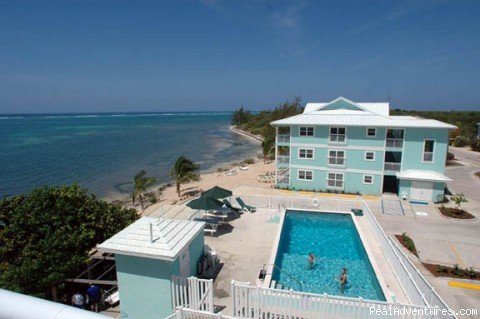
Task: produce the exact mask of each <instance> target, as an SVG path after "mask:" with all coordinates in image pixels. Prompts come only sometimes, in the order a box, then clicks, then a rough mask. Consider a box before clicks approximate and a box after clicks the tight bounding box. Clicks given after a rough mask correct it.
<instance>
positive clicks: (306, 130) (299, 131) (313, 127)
mask: <svg viewBox="0 0 480 319" xmlns="http://www.w3.org/2000/svg"><path fill="white" fill-rule="evenodd" d="M302 128H305V135H302ZM309 128H311V129H312V135H308V129H309ZM298 136H302V137H314V136H315V126H299V127H298Z"/></svg>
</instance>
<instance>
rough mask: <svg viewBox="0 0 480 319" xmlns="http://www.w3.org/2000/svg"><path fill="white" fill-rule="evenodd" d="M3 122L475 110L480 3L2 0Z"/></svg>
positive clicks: (479, 100)
mask: <svg viewBox="0 0 480 319" xmlns="http://www.w3.org/2000/svg"><path fill="white" fill-rule="evenodd" d="M0 8H1V10H0V113H54V112H61V113H66V112H73V113H79V112H127V111H212V110H233V109H236V108H238V107H239V106H241V105H243V106H245V107H246V108H248V109H252V110H259V109H269V108H272V107H274V106H276V105H278V104H280V103H281V102H283V101H285V100H287V99H290V100H291V99H292V98H293V97H294V96H300V97H301V98H302V101H303V102H304V103H306V102H322V101H329V100H333V99H334V98H336V97H338V96H345V97H347V98H349V99H351V100H353V101H358V102H377V101H389V102H390V103H391V105H392V107H399V108H404V109H419V110H433V109H445V110H480V19H479V18H478V17H479V16H480V1H476V0H474V1H467V0H465V1H441V0H435V1H429V0H413V1H387V0H378V1H342V0H334V1H302V0H298V1H291V2H284V1H260V0H257V1H253V0H243V1H233V0H226V1H221V0H202V1H182V0H179V1H122V0H114V1H106V0H98V1H87V0H84V1H73V0H68V1H65V0H64V1H53V0H52V1H26V0H16V1H2V0H0Z"/></svg>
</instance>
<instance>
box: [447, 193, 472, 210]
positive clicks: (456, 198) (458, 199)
mask: <svg viewBox="0 0 480 319" xmlns="http://www.w3.org/2000/svg"><path fill="white" fill-rule="evenodd" d="M450 199H451V200H452V201H453V202H454V203H455V205H457V209H460V206H461V205H462V203H468V200H467V198H466V197H465V195H464V194H463V193H460V194H455V196H452V197H450Z"/></svg>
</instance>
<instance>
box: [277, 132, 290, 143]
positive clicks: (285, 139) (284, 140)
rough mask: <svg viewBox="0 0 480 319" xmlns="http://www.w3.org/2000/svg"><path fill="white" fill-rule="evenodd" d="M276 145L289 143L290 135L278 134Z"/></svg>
mask: <svg viewBox="0 0 480 319" xmlns="http://www.w3.org/2000/svg"><path fill="white" fill-rule="evenodd" d="M277 143H290V135H289V134H278V135H277Z"/></svg>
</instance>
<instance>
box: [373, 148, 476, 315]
mask: <svg viewBox="0 0 480 319" xmlns="http://www.w3.org/2000/svg"><path fill="white" fill-rule="evenodd" d="M450 152H452V153H453V154H454V155H455V157H456V158H457V159H458V161H459V162H461V163H462V164H463V166H449V167H447V168H446V170H445V175H447V176H448V177H450V178H451V179H453V181H452V182H449V183H448V188H449V190H450V191H451V192H452V193H454V194H455V193H464V194H465V196H467V198H468V200H469V202H468V203H466V204H463V206H464V208H465V209H466V210H468V211H469V212H471V213H472V214H474V215H475V216H476V217H477V220H475V221H460V220H453V219H447V218H445V217H443V216H442V215H440V213H439V212H438V210H437V209H436V207H435V206H434V205H408V204H407V206H408V207H406V208H407V209H406V210H405V211H406V214H405V216H388V215H383V214H381V213H380V209H379V208H378V209H373V210H374V211H375V215H376V216H377V218H378V220H379V222H380V223H381V225H382V227H383V228H384V230H385V232H386V233H387V234H389V235H393V234H401V233H403V232H407V233H408V234H409V235H410V236H411V237H412V239H413V240H414V242H415V245H416V247H417V249H418V251H419V255H420V260H421V261H422V262H427V263H433V264H445V265H452V266H453V265H454V264H458V265H460V266H461V267H474V268H476V269H477V270H480V178H479V177H477V176H475V175H474V173H475V172H478V171H480V153H477V152H472V151H469V150H467V149H463V148H451V149H450ZM372 208H375V207H372ZM416 212H424V213H426V214H427V215H426V216H418V215H417V214H416ZM412 259H413V260H415V258H414V257H412ZM417 265H418V263H417ZM418 266H419V269H420V270H421V272H422V273H423V274H424V276H426V277H427V278H428V280H429V281H430V283H431V284H433V285H434V287H435V288H436V289H437V291H439V292H440V294H441V296H442V297H443V298H444V299H445V301H446V302H447V303H448V304H449V305H450V306H451V307H453V308H454V309H456V310H458V309H460V308H472V307H477V308H478V305H480V291H476V290H468V289H462V288H453V287H450V286H448V284H447V283H448V281H450V280H452V279H445V278H435V277H433V276H432V275H431V274H430V273H429V272H428V270H426V269H425V268H423V267H422V266H421V265H418ZM477 283H478V281H477ZM478 310H479V311H480V309H478ZM461 318H478V316H465V317H461Z"/></svg>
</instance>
